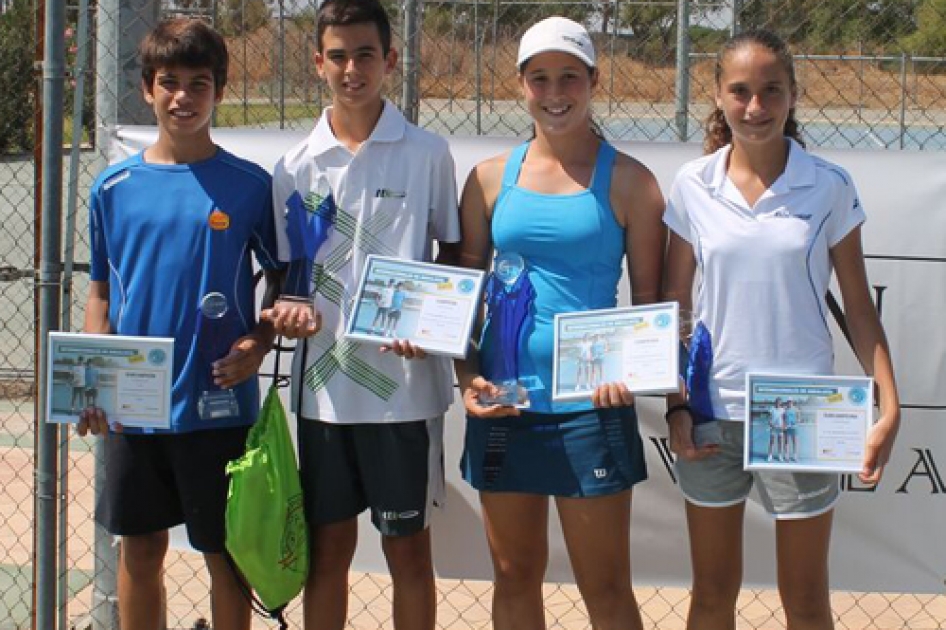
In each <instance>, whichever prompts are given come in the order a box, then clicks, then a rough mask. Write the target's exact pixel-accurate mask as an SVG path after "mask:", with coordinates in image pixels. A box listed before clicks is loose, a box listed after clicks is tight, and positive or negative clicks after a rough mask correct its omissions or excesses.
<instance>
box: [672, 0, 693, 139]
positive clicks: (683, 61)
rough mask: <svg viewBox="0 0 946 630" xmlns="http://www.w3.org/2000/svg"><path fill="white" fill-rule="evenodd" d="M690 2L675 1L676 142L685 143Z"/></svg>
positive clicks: (688, 92) (685, 0)
mask: <svg viewBox="0 0 946 630" xmlns="http://www.w3.org/2000/svg"><path fill="white" fill-rule="evenodd" d="M689 106H690V2H689V0H677V78H676V108H675V111H676V115H675V116H676V123H677V140H679V141H680V142H686V139H687V135H688V134H687V122H688V120H687V119H688V118H689V116H690V112H689Z"/></svg>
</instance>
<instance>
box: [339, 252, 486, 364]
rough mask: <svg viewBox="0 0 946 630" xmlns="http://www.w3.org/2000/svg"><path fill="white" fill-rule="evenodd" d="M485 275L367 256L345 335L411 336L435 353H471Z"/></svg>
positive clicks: (371, 338)
mask: <svg viewBox="0 0 946 630" xmlns="http://www.w3.org/2000/svg"><path fill="white" fill-rule="evenodd" d="M483 276H484V273H483V272H482V271H480V270H477V269H463V268H461V267H448V266H446V265H435V264H433V263H423V262H417V261H413V260H401V259H398V258H389V257H385V256H368V259H367V261H366V264H365V271H364V273H363V274H362V277H361V281H360V282H359V283H358V293H357V294H356V296H355V303H354V307H353V308H352V311H351V314H350V315H349V317H348V324H347V328H346V332H345V336H346V337H348V338H350V339H357V340H359V341H366V342H369V343H377V344H386V343H391V342H392V341H393V340H395V339H406V340H408V341H410V342H411V343H413V344H414V345H416V346H418V347H419V348H423V349H424V350H425V351H426V352H428V353H430V354H441V355H447V356H451V357H463V356H465V355H466V351H467V347H468V346H469V341H470V331H471V330H472V328H473V320H474V318H475V317H476V312H477V308H478V307H479V304H480V300H479V297H480V291H481V290H482V288H483Z"/></svg>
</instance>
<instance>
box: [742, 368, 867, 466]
mask: <svg viewBox="0 0 946 630" xmlns="http://www.w3.org/2000/svg"><path fill="white" fill-rule="evenodd" d="M873 421H874V381H873V379H871V378H868V377H866V376H810V375H804V376H802V375H781V374H778V375H777V374H759V373H749V374H746V422H745V426H746V440H745V441H746V450H745V468H746V469H747V470H762V469H782V470H798V471H829V472H859V471H860V470H861V464H862V461H863V459H864V447H865V444H866V441H867V432H868V431H869V430H870V427H871V425H872V424H873Z"/></svg>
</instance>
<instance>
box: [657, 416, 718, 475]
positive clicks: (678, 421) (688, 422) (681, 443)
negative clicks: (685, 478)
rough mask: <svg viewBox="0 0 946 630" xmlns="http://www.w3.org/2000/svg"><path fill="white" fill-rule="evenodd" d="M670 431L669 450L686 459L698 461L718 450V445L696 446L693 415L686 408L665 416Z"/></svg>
mask: <svg viewBox="0 0 946 630" xmlns="http://www.w3.org/2000/svg"><path fill="white" fill-rule="evenodd" d="M667 428H668V430H669V433H670V450H671V451H672V452H673V454H674V455H676V456H677V457H680V458H682V459H684V460H686V461H691V462H692V461H699V460H701V459H706V458H707V457H711V456H713V455H715V454H716V453H718V452H719V446H716V445H711V446H703V447H698V446H696V444H694V443H693V417H692V416H691V415H690V412H689V411H687V410H686V409H680V410H679V411H675V412H674V413H672V414H670V417H669V418H667Z"/></svg>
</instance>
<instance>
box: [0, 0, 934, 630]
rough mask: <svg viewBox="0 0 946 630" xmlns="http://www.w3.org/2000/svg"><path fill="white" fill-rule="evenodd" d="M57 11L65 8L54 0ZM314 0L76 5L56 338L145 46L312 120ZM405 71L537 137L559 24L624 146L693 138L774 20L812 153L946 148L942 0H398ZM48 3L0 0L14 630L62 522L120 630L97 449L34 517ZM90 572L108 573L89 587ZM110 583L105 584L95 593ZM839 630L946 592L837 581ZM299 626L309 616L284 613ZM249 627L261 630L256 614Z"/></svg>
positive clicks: (382, 582)
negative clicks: (719, 64)
mask: <svg viewBox="0 0 946 630" xmlns="http://www.w3.org/2000/svg"><path fill="white" fill-rule="evenodd" d="M46 1H49V2H52V1H57V2H58V1H59V0H46ZM314 4H315V3H314V2H305V1H302V0H297V1H296V2H290V1H288V0H285V1H284V0H278V1H273V0H163V1H162V2H158V1H157V0H153V1H149V0H97V1H96V0H69V2H68V3H67V5H66V18H65V20H66V23H65V25H64V28H63V29H62V32H61V34H59V33H57V34H56V36H60V37H62V42H61V43H62V44H63V45H64V46H65V51H66V52H65V57H66V59H65V61H66V72H67V76H66V81H65V96H66V99H65V105H64V108H63V112H61V114H62V117H63V119H64V122H65V142H66V147H65V149H64V151H65V153H64V156H65V159H64V182H63V199H64V201H63V208H64V212H63V218H64V220H63V230H62V246H63V269H64V280H63V284H62V307H61V312H60V320H61V322H62V325H61V327H62V329H64V330H69V329H78V328H79V325H80V324H79V322H80V321H81V320H80V318H81V308H82V302H83V299H84V295H85V293H86V289H87V282H88V275H87V270H88V243H87V242H86V240H85V239H86V236H85V233H86V230H85V225H86V222H87V191H88V190H89V187H90V184H91V180H92V178H93V177H94V176H95V174H96V173H97V172H98V171H99V170H100V169H101V168H102V166H103V165H104V163H105V160H104V157H103V155H102V150H103V146H102V144H103V143H102V142H101V139H100V137H99V138H97V135H96V134H97V129H100V128H101V127H102V126H103V125H107V124H114V123H116V122H127V123H150V122H151V117H150V115H149V112H148V111H147V109H146V108H145V107H144V105H143V103H141V100H140V98H139V96H138V92H139V88H138V75H137V68H136V66H135V64H134V45H135V43H136V42H137V40H138V39H140V37H141V36H142V35H143V34H144V33H145V32H146V31H147V30H148V28H150V26H151V25H152V24H153V23H154V21H155V20H156V19H158V18H159V17H162V16H166V15H172V14H186V15H192V16H195V17H202V18H204V19H208V20H210V21H212V22H213V23H214V24H215V25H216V26H217V28H219V29H220V30H221V31H222V32H223V33H224V34H225V35H226V37H227V41H228V45H229V48H230V53H231V76H230V82H229V85H228V87H227V90H226V95H225V98H224V101H223V103H222V104H221V105H220V107H219V108H218V110H217V113H216V124H217V125H218V126H224V127H250V128H264V127H265V128H286V129H308V128H311V126H312V125H313V123H314V121H315V119H316V118H317V117H318V115H319V113H320V112H321V109H322V107H323V105H324V104H325V103H327V102H328V101H329V100H330V95H329V94H328V93H327V92H326V90H325V88H324V86H323V85H322V84H321V83H320V82H319V81H318V79H317V76H316V73H315V69H314V63H313V61H312V57H313V54H314V40H313V33H314V15H315V6H314ZM389 9H390V12H391V15H392V16H393V17H394V26H395V35H396V46H397V48H398V49H399V50H401V52H402V55H401V59H402V63H401V65H400V67H399V69H398V71H397V72H396V73H395V76H394V77H392V79H391V80H390V81H389V84H388V88H387V89H388V96H389V98H391V99H392V100H394V101H395V102H397V103H399V104H400V105H401V106H402V107H403V108H404V110H405V111H406V112H407V113H408V114H409V116H410V117H412V118H413V119H415V120H417V121H418V122H419V124H421V125H422V126H424V127H427V128H429V129H431V130H434V131H436V132H439V133H442V134H475V135H500V136H525V135H527V134H528V133H529V126H530V120H529V117H528V115H527V113H526V111H525V110H524V108H523V107H522V105H521V103H520V101H519V98H518V97H519V89H518V84H517V81H516V74H515V67H514V63H515V54H516V47H517V42H518V38H519V36H520V35H521V33H522V32H523V31H524V29H525V28H527V27H528V25H530V24H532V23H533V22H535V21H536V20H538V19H541V18H542V17H545V16H548V15H552V14H564V15H568V16H570V17H573V18H575V19H578V20H581V21H582V22H584V23H585V24H586V25H587V26H588V28H589V30H590V31H591V32H592V33H593V36H594V38H595V42H596V47H597V50H598V55H599V59H600V64H599V65H600V69H601V81H600V84H599V87H598V90H597V92H596V96H595V103H594V111H595V117H596V119H597V121H598V123H599V124H600V126H601V128H602V130H603V131H604V133H605V135H606V136H607V137H609V138H612V139H620V140H643V141H668V142H669V141H679V140H686V141H694V142H698V141H700V140H701V137H702V120H703V119H704V117H705V116H706V114H707V113H708V111H709V107H710V104H711V102H712V94H713V89H714V86H713V54H714V52H715V50H716V49H717V48H718V46H719V45H720V44H721V42H722V41H724V40H725V38H726V37H728V36H729V35H730V33H731V32H733V31H736V30H739V29H744V28H749V27H753V26H766V27H769V28H772V29H774V30H776V31H777V32H779V33H781V34H782V35H783V36H785V37H786V38H787V39H788V40H789V41H790V42H791V44H792V47H793V49H794V51H795V53H796V59H797V61H796V63H797V73H798V78H799V82H800V85H801V90H802V92H801V98H800V101H799V112H798V113H799V118H800V120H801V122H802V124H803V133H804V134H805V136H806V139H807V140H808V141H809V144H810V145H812V146H815V147H818V146H823V147H873V148H878V149H917V150H942V149H944V148H946V106H944V103H946V39H944V37H943V33H944V32H946V2H943V1H942V0H892V1H878V0H869V1H868V0H777V1H763V0H720V1H717V2H710V1H690V2H683V1H681V2H659V1H658V2H635V1H631V0H613V1H611V2H607V1H597V0H595V1H587V2H567V1H554V0H546V1H542V0H532V1H506V0H502V1H499V0H492V1H490V0H483V1H478V0H454V1H446V2H445V1H433V0H431V1H428V2H426V3H423V4H421V2H420V0H417V1H416V2H410V1H408V2H407V3H406V4H405V5H403V6H400V5H395V4H393V3H392V4H391V5H390V7H389ZM44 15H45V5H44V3H43V0H0V84H2V85H3V87H4V90H3V94H2V95H0V453H2V456H0V457H2V464H0V515H2V516H0V629H2V630H8V629H12V628H26V627H30V625H31V623H34V621H33V620H32V615H33V611H34V597H35V596H36V593H35V591H34V590H33V585H34V584H35V583H36V579H35V575H34V572H33V567H34V554H35V550H36V547H37V546H36V540H37V538H38V537H39V535H40V534H38V533H37V532H43V531H45V532H46V533H49V528H54V529H55V538H56V541H57V543H56V548H57V550H58V553H59V558H60V561H59V563H58V566H59V567H61V574H60V575H59V576H57V577H58V579H57V589H56V591H57V593H58V594H57V596H56V600H57V606H56V609H57V611H58V613H57V620H56V621H57V625H58V627H59V628H60V629H65V628H73V627H74V628H87V627H92V626H93V625H94V626H95V627H97V628H113V627H117V625H116V624H115V623H114V618H113V617H114V601H113V600H111V599H110V596H109V592H110V586H109V585H110V584H111V585H113V584H114V579H115V578H114V574H113V573H111V570H112V569H111V568H112V567H113V566H114V564H113V562H114V549H113V548H112V547H111V544H110V541H109V540H108V539H107V537H104V536H102V535H101V533H100V532H99V533H98V534H97V533H96V531H95V528H94V526H93V524H92V516H91V513H92V506H93V503H94V499H93V487H94V483H93V480H94V478H95V475H96V472H95V471H96V466H95V459H96V453H95V452H94V450H95V447H94V443H93V442H91V441H86V440H80V439H77V438H75V437H73V436H71V435H70V434H69V433H68V432H63V433H62V435H58V436H57V440H56V441H57V444H58V450H57V462H56V464H57V465H56V466H55V468H56V469H57V470H58V485H59V493H58V496H57V505H58V508H57V510H56V511H57V515H58V519H57V520H56V522H55V523H38V522H36V521H37V519H36V517H35V512H34V507H33V506H34V502H33V498H34V494H35V492H36V490H37V488H36V483H35V479H40V478H42V475H43V474H45V472H46V471H38V468H37V457H36V455H35V453H36V450H37V449H36V444H37V441H38V438H37V437H36V434H37V430H36V429H37V424H36V422H37V421H36V418H35V416H36V413H37V411H36V408H37V405H36V387H35V383H36V379H35V374H36V368H37V365H36V362H35V359H34V357H35V356H37V354H36V350H37V347H38V345H37V340H36V337H35V335H36V330H37V329H38V327H37V321H38V318H39V315H38V310H37V307H36V306H35V303H34V294H35V291H36V290H37V287H38V286H39V283H38V282H37V280H36V275H37V274H35V273H34V270H35V269H37V268H39V265H38V261H39V254H40V252H39V251H38V250H39V234H40V218H39V217H40V216H41V215H40V210H39V208H40V204H41V201H42V200H41V199H40V198H39V197H40V191H41V189H42V188H41V185H40V174H41V172H42V168H41V167H42V164H41V163H40V162H41V158H40V157H39V156H40V153H39V151H38V150H37V149H36V147H38V146H39V143H40V140H41V136H42V132H43V128H42V123H41V122H40V121H42V116H41V112H40V111H39V106H40V103H41V99H40V93H39V89H40V73H39V72H38V66H37V65H36V64H35V63H34V62H35V61H36V60H39V59H41V58H42V48H41V44H42V39H41V34H42V33H43V31H44V29H43V26H44V22H43V18H44ZM96 576H97V577H96ZM96 580H97V582H98V584H99V587H98V589H93V587H92V585H93V583H94V582H95V581H96ZM166 583H167V596H168V626H169V627H172V628H182V627H201V623H204V621H203V620H204V618H205V617H208V616H209V609H210V608H209V600H208V598H207V588H208V585H207V578H206V576H205V572H204V570H203V568H202V564H201V562H200V560H199V558H198V557H196V556H194V555H192V554H188V553H181V552H176V551H175V552H172V553H171V555H170V556H169V559H168V569H167V575H166ZM438 589H439V597H440V604H439V625H440V627H442V628H456V629H461V628H464V629H465V628H485V627H489V606H490V604H489V602H490V599H491V585H490V584H489V583H485V582H476V581H452V580H441V581H440V582H439V583H438ZM351 591H352V599H351V603H350V611H351V612H350V615H351V622H350V625H351V627H352V628H380V627H390V626H391V620H390V618H389V616H388V615H389V611H390V607H391V606H390V599H391V589H390V582H389V580H388V578H387V576H384V575H369V574H364V575H360V576H355V578H354V579H353V583H352V586H351ZM638 597H639V600H640V603H641V605H642V608H643V611H644V616H645V623H646V625H647V626H648V627H653V628H661V629H665V628H666V629H672V628H683V627H684V625H685V624H684V621H685V614H686V608H687V605H688V593H687V591H686V590H685V589H674V588H650V587H642V588H639V589H638ZM833 602H834V609H835V611H836V617H837V623H838V627H839V628H848V629H851V630H854V629H862V628H917V629H919V628H941V627H946V626H944V623H946V622H944V621H943V620H944V619H946V598H944V597H942V596H925V595H923V596H920V595H909V594H908V595H878V594H858V593H835V594H834V595H833ZM546 610H547V617H548V620H549V625H550V627H553V628H585V627H588V620H587V617H586V615H585V613H584V609H583V606H582V604H581V598H580V597H579V595H578V593H577V590H576V589H575V588H574V587H572V586H568V585H554V584H553V585H549V586H548V587H547V591H546ZM289 618H290V620H291V621H292V622H293V625H294V626H301V611H300V609H299V606H298V605H295V606H294V607H293V608H291V609H290V611H289ZM254 623H257V624H259V625H260V627H263V624H262V622H259V621H258V620H257V621H255V622H254ZM739 627H740V628H743V627H744V628H781V627H784V621H783V616H782V614H781V612H780V608H779V603H778V597H777V594H776V593H775V592H773V591H753V590H748V589H747V590H746V591H744V594H743V596H742V598H741V600H740V615H739Z"/></svg>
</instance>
